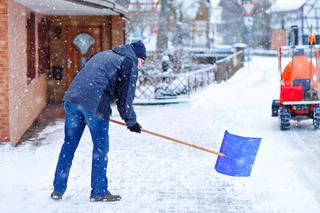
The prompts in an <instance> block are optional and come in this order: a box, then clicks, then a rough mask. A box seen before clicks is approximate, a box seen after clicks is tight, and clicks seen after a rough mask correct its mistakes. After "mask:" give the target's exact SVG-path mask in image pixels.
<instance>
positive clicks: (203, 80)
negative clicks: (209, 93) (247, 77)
mask: <svg viewBox="0 0 320 213" xmlns="http://www.w3.org/2000/svg"><path fill="white" fill-rule="evenodd" d="M243 62H244V53H243V51H239V52H237V53H234V54H233V55H230V56H228V57H227V58H225V59H222V60H219V61H217V62H216V64H214V65H201V67H199V66H200V65H198V67H196V68H186V69H187V71H186V70H185V71H184V72H183V73H179V74H174V73H172V72H166V73H159V71H158V72H157V71H155V72H152V71H151V72H150V71H149V72H146V73H145V74H142V75H139V78H138V83H137V89H136V99H140V100H141V99H142V100H145V99H149V100H150V99H173V98H188V97H190V95H191V94H192V93H194V92H196V91H197V90H199V89H202V88H204V87H206V86H208V85H210V84H212V83H213V82H215V81H217V82H220V81H222V80H227V79H228V78H230V77H231V76H232V75H233V74H234V73H235V72H236V71H237V70H238V69H240V68H241V67H242V66H243ZM194 69H196V70H195V71H193V70H194Z"/></svg>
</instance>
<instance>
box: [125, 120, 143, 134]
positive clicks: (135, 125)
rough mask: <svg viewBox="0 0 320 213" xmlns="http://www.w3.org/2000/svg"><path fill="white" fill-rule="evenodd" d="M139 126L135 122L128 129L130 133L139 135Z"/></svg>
mask: <svg viewBox="0 0 320 213" xmlns="http://www.w3.org/2000/svg"><path fill="white" fill-rule="evenodd" d="M141 128H142V127H141V125H140V124H139V123H138V122H137V123H135V124H134V125H133V126H130V127H128V129H129V130H130V131H131V132H136V133H141Z"/></svg>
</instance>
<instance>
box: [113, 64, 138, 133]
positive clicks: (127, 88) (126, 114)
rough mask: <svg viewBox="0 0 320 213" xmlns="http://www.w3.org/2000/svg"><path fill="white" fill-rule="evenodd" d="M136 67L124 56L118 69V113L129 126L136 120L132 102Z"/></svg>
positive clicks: (136, 75) (135, 81) (136, 76)
mask: <svg viewBox="0 0 320 213" xmlns="http://www.w3.org/2000/svg"><path fill="white" fill-rule="evenodd" d="M137 79H138V69H137V67H136V66H134V65H133V62H132V60H131V59H129V58H125V59H124V60H123V62H122V64H121V67H120V69H119V73H118V78H117V85H116V95H117V99H118V100H117V101H116V103H117V108H118V111H119V114H120V116H121V118H122V120H124V121H125V122H126V123H127V125H128V126H129V127H131V126H133V125H134V124H135V123H136V122H137V116H136V113H135V111H134V109H133V106H132V103H133V99H134V96H135V90H136V83H137Z"/></svg>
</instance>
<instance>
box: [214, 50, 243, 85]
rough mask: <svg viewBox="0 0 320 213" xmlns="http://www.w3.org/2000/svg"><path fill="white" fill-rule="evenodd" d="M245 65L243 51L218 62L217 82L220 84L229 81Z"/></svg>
mask: <svg viewBox="0 0 320 213" xmlns="http://www.w3.org/2000/svg"><path fill="white" fill-rule="evenodd" d="M243 63H244V51H243V50H241V51H238V52H236V53H234V54H232V55H230V56H228V57H226V58H224V59H221V60H219V61H217V62H216V64H217V71H216V81H217V82H220V81H225V80H227V79H229V78H230V77H231V76H232V75H233V74H234V73H235V72H236V71H237V70H239V69H240V68H241V67H243Z"/></svg>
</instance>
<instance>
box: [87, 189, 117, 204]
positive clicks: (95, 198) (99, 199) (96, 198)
mask: <svg viewBox="0 0 320 213" xmlns="http://www.w3.org/2000/svg"><path fill="white" fill-rule="evenodd" d="M120 200H121V196H120V195H113V194H111V193H110V192H109V191H108V193H107V194H106V195H103V196H90V201H91V202H113V201H120Z"/></svg>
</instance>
